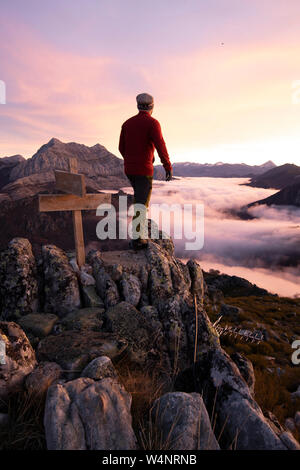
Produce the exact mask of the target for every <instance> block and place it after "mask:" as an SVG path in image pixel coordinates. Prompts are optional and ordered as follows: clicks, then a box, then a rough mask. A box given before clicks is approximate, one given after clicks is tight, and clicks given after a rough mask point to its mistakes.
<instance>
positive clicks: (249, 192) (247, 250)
mask: <svg viewBox="0 0 300 470" xmlns="http://www.w3.org/2000/svg"><path fill="white" fill-rule="evenodd" d="M246 181H248V180H247V179H240V178H236V179H233V178H184V179H180V180H177V181H172V182H171V183H165V182H161V183H156V184H155V185H154V189H153V194H152V198H151V204H160V203H162V202H164V203H166V204H169V205H171V204H174V203H175V204H179V205H181V207H183V205H184V204H186V203H192V204H194V205H196V204H204V214H205V217H204V227H205V239H204V247H203V249H201V250H198V251H186V249H185V239H184V238H183V239H181V240H176V239H174V242H175V251H176V255H177V256H178V257H181V258H183V259H186V258H190V257H193V258H196V259H198V260H199V261H200V264H201V265H202V263H203V267H204V268H205V269H210V268H217V269H219V268H218V267H220V266H222V271H223V272H228V273H229V274H232V275H233V274H235V275H240V276H244V277H246V278H247V279H249V280H250V281H252V282H256V284H258V285H260V286H261V287H264V288H266V289H268V290H270V291H271V292H275V293H280V294H282V295H291V296H292V295H296V294H297V293H299V292H300V291H299V287H298V285H299V267H300V248H299V247H300V210H299V209H295V208H292V207H284V206H283V207H275V206H273V207H268V206H265V205H262V206H257V207H253V208H251V209H250V211H249V212H250V213H251V215H253V216H254V217H256V218H255V219H253V220H241V219H239V218H237V217H234V216H231V215H230V214H229V212H228V211H229V210H231V209H233V210H237V209H240V208H241V207H243V206H245V205H246V204H249V203H250V202H253V201H256V200H259V199H263V198H265V197H267V196H269V195H271V194H274V192H276V190H270V189H261V188H252V187H249V186H245V185H241V183H242V182H246ZM149 215H150V217H151V205H150V214H149ZM177 220H180V218H178V219H177ZM156 222H157V223H159V220H156ZM174 223H175V224H176V223H178V222H177V221H176V218H175V219H174ZM170 234H171V235H173V228H171V232H170ZM255 279H256V280H255Z"/></svg>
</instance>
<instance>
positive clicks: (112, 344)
mask: <svg viewBox="0 0 300 470" xmlns="http://www.w3.org/2000/svg"><path fill="white" fill-rule="evenodd" d="M126 348H127V342H126V341H125V340H124V339H120V338H119V336H118V335H113V334H110V333H103V332H96V331H90V330H82V331H63V332H62V333H60V334H58V335H57V336H47V338H45V339H43V340H42V341H40V343H39V345H38V349H37V356H38V359H39V361H49V362H57V363H58V364H59V365H60V366H61V367H62V368H63V369H64V371H66V372H67V373H68V378H69V379H70V378H72V379H73V378H75V377H78V375H79V374H80V373H81V372H82V370H83V369H84V368H85V366H86V365H87V364H88V363H89V362H91V361H92V360H93V359H95V358H96V357H99V356H108V357H110V358H111V359H114V358H116V357H118V356H120V355H121V354H122V353H123V352H124V351H125V349H126Z"/></svg>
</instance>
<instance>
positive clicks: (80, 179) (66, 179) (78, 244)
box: [39, 158, 111, 266]
mask: <svg viewBox="0 0 300 470" xmlns="http://www.w3.org/2000/svg"><path fill="white" fill-rule="evenodd" d="M54 174H55V181H56V188H57V189H58V190H60V191H63V192H65V193H67V194H40V195H39V211H40V212H55V211H72V214H73V229H74V239H75V248H76V257H77V263H78V266H82V265H83V264H84V263H85V248H84V238H83V228H82V215H81V211H83V210H95V209H97V207H98V206H99V205H100V204H102V203H111V195H110V194H87V193H86V187H85V178H84V175H81V174H78V173H77V160H76V159H75V158H70V159H69V172H66V171H58V170H55V171H54Z"/></svg>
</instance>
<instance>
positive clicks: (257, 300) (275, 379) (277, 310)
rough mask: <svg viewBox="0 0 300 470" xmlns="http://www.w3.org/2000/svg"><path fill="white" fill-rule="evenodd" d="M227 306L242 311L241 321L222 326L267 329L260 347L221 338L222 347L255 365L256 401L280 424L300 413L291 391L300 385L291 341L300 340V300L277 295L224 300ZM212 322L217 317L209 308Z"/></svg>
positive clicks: (299, 403)
mask: <svg viewBox="0 0 300 470" xmlns="http://www.w3.org/2000/svg"><path fill="white" fill-rule="evenodd" d="M224 302H225V303H226V304H228V305H233V306H236V307H239V308H241V309H242V313H241V314H240V315H239V318H236V319H233V318H230V317H226V318H225V317H223V318H222V320H221V325H222V326H224V325H225V324H227V325H233V326H239V327H242V328H246V329H249V330H255V329H260V330H265V331H266V334H267V337H266V341H263V342H261V343H260V344H253V343H248V342H245V341H239V340H238V339H234V338H231V337H228V336H224V337H221V343H222V346H223V348H224V349H225V350H226V351H227V352H228V353H229V354H232V353H233V352H235V351H237V352H240V353H241V354H243V355H245V356H246V357H247V358H248V359H250V360H251V361H252V363H253V366H254V371H255V377H256V387H255V399H256V401H257V402H258V403H259V405H260V406H261V407H262V409H263V410H269V411H272V412H273V413H274V414H275V415H276V416H277V418H278V419H279V421H280V422H281V423H284V421H285V419H286V418H287V417H293V416H294V414H295V412H296V411H299V410H300V399H298V400H294V401H293V400H291V392H294V391H295V390H296V389H297V387H298V386H299V385H300V365H298V366H295V365H293V364H292V361H291V356H292V353H293V351H294V350H293V349H292V347H291V344H292V342H293V341H294V340H295V339H297V338H298V339H299V338H300V321H299V320H300V299H290V298H283V297H274V296H271V295H270V296H269V295H266V296H259V297H256V296H243V297H225V301H224ZM208 313H209V315H210V318H211V320H212V321H215V320H216V319H217V314H216V313H215V312H212V310H210V309H209V308H208Z"/></svg>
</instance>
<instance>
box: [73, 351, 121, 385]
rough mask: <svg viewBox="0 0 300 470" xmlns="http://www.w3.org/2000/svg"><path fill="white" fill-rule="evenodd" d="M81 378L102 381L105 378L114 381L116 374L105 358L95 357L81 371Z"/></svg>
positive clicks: (108, 360) (107, 358) (108, 359)
mask: <svg viewBox="0 0 300 470" xmlns="http://www.w3.org/2000/svg"><path fill="white" fill-rule="evenodd" d="M81 377H88V378H90V379H93V380H102V379H106V378H109V377H110V378H112V379H116V380H117V378H118V374H117V372H116V370H115V368H114V366H113V364H112V362H111V360H110V358H109V357H107V356H101V357H96V359H93V361H92V362H90V363H89V364H88V365H87V366H86V367H85V368H84V369H83V371H82V373H81Z"/></svg>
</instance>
